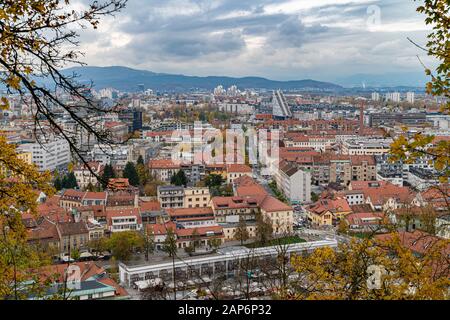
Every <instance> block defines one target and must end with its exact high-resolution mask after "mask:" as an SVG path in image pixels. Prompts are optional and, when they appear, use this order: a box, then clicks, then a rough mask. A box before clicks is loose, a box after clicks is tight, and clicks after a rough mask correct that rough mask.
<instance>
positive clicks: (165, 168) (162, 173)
mask: <svg viewBox="0 0 450 320" xmlns="http://www.w3.org/2000/svg"><path fill="white" fill-rule="evenodd" d="M148 166H149V169H150V174H152V175H153V176H154V177H155V178H156V179H157V180H159V181H163V182H170V179H171V178H172V176H173V175H174V174H176V173H177V172H178V171H179V170H180V169H181V166H180V165H179V164H176V163H174V162H173V161H172V160H171V159H155V160H150V161H149V163H148Z"/></svg>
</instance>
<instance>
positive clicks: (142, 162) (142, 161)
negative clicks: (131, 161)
mask: <svg viewBox="0 0 450 320" xmlns="http://www.w3.org/2000/svg"><path fill="white" fill-rule="evenodd" d="M136 163H137V164H144V158H142V156H141V155H139V157H138V159H137V162H136Z"/></svg>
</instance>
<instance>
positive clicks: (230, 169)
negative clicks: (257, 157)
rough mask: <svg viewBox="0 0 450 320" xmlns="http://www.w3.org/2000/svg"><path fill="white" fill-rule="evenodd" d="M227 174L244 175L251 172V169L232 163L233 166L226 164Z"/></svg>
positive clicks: (244, 165)
mask: <svg viewBox="0 0 450 320" xmlns="http://www.w3.org/2000/svg"><path fill="white" fill-rule="evenodd" d="M227 172H242V173H246V172H252V168H250V167H249V166H248V165H246V164H237V163H233V164H227Z"/></svg>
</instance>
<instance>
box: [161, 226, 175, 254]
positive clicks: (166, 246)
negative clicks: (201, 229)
mask: <svg viewBox="0 0 450 320" xmlns="http://www.w3.org/2000/svg"><path fill="white" fill-rule="evenodd" d="M162 250H163V251H164V252H166V253H167V254H168V255H169V257H172V258H173V257H175V255H176V254H177V251H178V246H177V237H176V235H175V232H174V230H172V228H168V229H167V235H166V239H165V240H164V243H163V247H162Z"/></svg>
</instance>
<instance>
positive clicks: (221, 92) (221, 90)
mask: <svg viewBox="0 0 450 320" xmlns="http://www.w3.org/2000/svg"><path fill="white" fill-rule="evenodd" d="M225 93H226V91H225V89H224V88H223V86H222V85H219V86H217V87H216V88H215V89H214V95H215V96H224V95H225Z"/></svg>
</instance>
